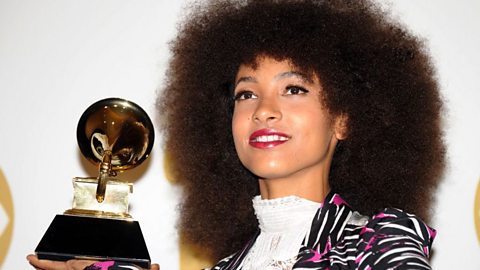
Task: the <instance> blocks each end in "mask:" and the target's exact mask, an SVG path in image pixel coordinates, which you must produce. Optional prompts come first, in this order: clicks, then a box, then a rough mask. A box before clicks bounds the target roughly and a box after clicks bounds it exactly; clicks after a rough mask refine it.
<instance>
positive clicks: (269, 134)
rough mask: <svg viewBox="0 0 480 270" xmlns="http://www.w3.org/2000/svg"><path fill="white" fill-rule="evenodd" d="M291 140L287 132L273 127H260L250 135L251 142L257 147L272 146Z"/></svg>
mask: <svg viewBox="0 0 480 270" xmlns="http://www.w3.org/2000/svg"><path fill="white" fill-rule="evenodd" d="M288 140H290V136H288V135H287V134H284V133H281V132H276V131H274V130H272V129H260V130H257V131H255V132H254V133H252V135H250V140H249V144H250V145H251V146H253V147H255V148H260V149H265V148H272V147H275V146H277V145H280V144H282V143H285V142H287V141H288Z"/></svg>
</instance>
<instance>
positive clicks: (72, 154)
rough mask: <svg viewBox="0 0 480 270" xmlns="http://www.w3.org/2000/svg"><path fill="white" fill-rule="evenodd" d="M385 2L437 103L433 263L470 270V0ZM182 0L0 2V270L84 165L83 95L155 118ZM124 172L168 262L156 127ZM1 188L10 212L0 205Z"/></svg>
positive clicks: (473, 12)
mask: <svg viewBox="0 0 480 270" xmlns="http://www.w3.org/2000/svg"><path fill="white" fill-rule="evenodd" d="M392 2H393V1H388V2H387V1H384V3H385V4H386V5H387V6H390V7H391V8H392V9H393V13H394V14H395V16H397V17H398V18H399V19H400V20H401V21H403V22H405V24H407V25H408V27H409V28H410V29H412V31H414V32H415V33H418V34H420V35H421V36H423V37H425V38H426V39H427V42H428V44H429V45H430V47H431V51H432V54H433V57H434V60H435V63H436V65H437V67H438V74H439V80H440V82H441V85H442V91H443V95H444V97H445V100H446V105H447V109H448V115H447V117H446V127H447V129H446V139H447V143H448V151H449V152H448V155H449V167H448V171H447V174H446V176H445V181H444V183H443V185H442V187H441V189H440V193H439V195H438V204H437V207H436V212H435V218H434V221H433V224H431V225H432V226H434V227H435V228H436V229H438V231H439V234H438V237H437V239H436V240H435V243H434V250H435V254H434V258H433V267H434V268H435V269H452V268H455V269H459V268H460V269H467V268H468V269H480V260H479V259H478V258H479V255H480V245H479V241H478V240H477V237H476V233H475V224H474V217H476V218H477V219H479V220H480V213H474V210H473V209H474V197H475V190H476V187H477V184H478V182H479V177H480V125H479V120H478V117H479V115H480V106H479V105H480V91H479V90H480V86H479V85H480V84H479V83H478V77H479V76H480V67H479V64H478V63H480V53H479V52H478V48H480V19H479V16H478V14H479V12H480V2H479V1H474V0H470V1H469V0H461V1H450V0H441V1H439V0H421V1H419V0H403V1H395V3H392ZM183 5H184V4H183V3H182V2H181V1H176V2H173V1H171V2H169V1H159V0H150V1H146V0H142V1H127V0H103V1H81V0H70V1H60V0H41V1H38V0H20V1H18V0H0V170H1V171H0V172H3V177H2V174H1V173H0V187H2V188H1V189H0V268H1V269H28V268H29V266H28V265H27V262H26V260H25V256H26V254H28V253H31V252H33V250H34V248H35V246H36V245H37V243H38V241H39V240H40V238H41V236H42V235H43V233H44V232H45V230H46V229H47V227H48V225H49V224H50V222H51V220H52V219H53V217H54V215H55V214H58V213H62V212H63V211H64V210H66V209H68V208H70V206H71V205H70V204H71V199H72V185H71V178H72V177H73V176H87V175H92V174H93V173H94V170H93V168H92V167H91V166H90V165H88V164H86V163H85V161H84V160H83V159H82V158H81V156H80V154H79V150H78V147H77V143H76V138H75V136H76V133H75V131H76V125H77V121H78V119H79V117H80V115H81V114H82V113H83V111H84V110H85V109H86V108H87V107H88V106H89V105H90V104H92V103H93V102H95V101H97V100H99V99H102V98H106V97H123V98H126V99H130V100H132V101H134V102H136V103H137V104H139V105H140V106H142V107H143V108H144V109H146V111H147V112H149V114H150V116H151V117H152V118H155V115H156V114H157V113H156V111H155V108H154V102H155V97H156V92H157V89H159V88H161V84H162V80H163V74H164V71H165V67H166V63H167V60H168V49H167V42H168V40H170V39H171V38H172V37H173V36H174V33H175V30H176V28H175V24H176V22H178V17H179V15H180V14H181V11H182V10H183V9H182V7H183ZM131 177H134V178H138V179H137V181H136V182H135V188H134V196H133V198H132V202H131V210H132V211H131V212H132V215H133V216H134V217H135V218H136V219H137V220H139V221H140V223H141V226H142V230H143V232H144V235H145V238H146V241H147V245H148V247H149V250H150V253H151V256H152V260H153V261H155V262H159V263H160V264H161V266H162V269H179V267H180V262H179V248H178V244H177V238H178V237H177V234H176V230H175V219H176V216H177V214H176V205H177V203H178V199H179V195H180V194H179V190H178V189H177V188H176V187H175V186H172V185H171V184H170V183H169V182H168V181H167V180H166V179H165V176H164V173H163V153H162V149H161V138H160V137H159V136H157V138H156V145H155V147H154V150H153V153H152V156H151V158H150V160H149V162H148V163H147V164H145V165H142V166H141V168H139V169H138V172H137V173H134V174H131ZM2 181H3V182H6V183H7V185H8V186H9V189H8V188H5V187H4V186H2ZM9 194H11V196H12V198H13V211H11V210H8V207H7V206H6V205H7V204H8V203H7V202H6V201H8V200H9V196H8V195H9ZM9 226H13V234H12V238H11V240H8V237H7V234H9V230H8V229H7V228H8V227H9ZM5 239H7V240H5ZM5 251H6V252H5ZM3 253H5V254H3ZM2 254H3V255H2Z"/></svg>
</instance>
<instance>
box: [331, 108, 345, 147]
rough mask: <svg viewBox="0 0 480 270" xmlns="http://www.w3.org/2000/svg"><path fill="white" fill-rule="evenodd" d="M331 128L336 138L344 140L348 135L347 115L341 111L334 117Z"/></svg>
mask: <svg viewBox="0 0 480 270" xmlns="http://www.w3.org/2000/svg"><path fill="white" fill-rule="evenodd" d="M333 128H334V132H335V137H336V138H337V140H339V141H341V140H345V139H346V138H347V135H348V115H347V114H345V113H342V114H340V115H338V116H337V117H335V120H334V126H333Z"/></svg>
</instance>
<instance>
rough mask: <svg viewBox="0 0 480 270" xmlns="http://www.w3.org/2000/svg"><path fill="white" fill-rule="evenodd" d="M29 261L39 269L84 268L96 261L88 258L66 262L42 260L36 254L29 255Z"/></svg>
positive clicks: (67, 269)
mask: <svg viewBox="0 0 480 270" xmlns="http://www.w3.org/2000/svg"><path fill="white" fill-rule="evenodd" d="M27 261H28V262H29V263H30V264H31V265H32V266H33V267H35V269H39V270H83V269H84V268H85V267H87V266H89V265H91V264H92V263H95V262H94V261H88V260H69V261H66V262H59V261H50V260H40V259H38V257H37V256H35V255H28V256H27Z"/></svg>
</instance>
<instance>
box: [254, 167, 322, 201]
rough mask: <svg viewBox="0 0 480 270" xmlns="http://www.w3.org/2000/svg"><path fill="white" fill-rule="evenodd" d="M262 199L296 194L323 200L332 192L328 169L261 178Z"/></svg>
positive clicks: (309, 198)
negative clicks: (276, 177) (325, 170)
mask: <svg viewBox="0 0 480 270" xmlns="http://www.w3.org/2000/svg"><path fill="white" fill-rule="evenodd" d="M259 186H260V195H261V197H262V199H276V198H281V197H286V196H291V195H295V196H298V197H300V198H304V199H307V200H310V201H314V202H323V199H324V198H325V196H327V194H328V192H330V185H329V183H328V171H327V172H326V173H325V172H324V171H320V172H315V171H313V172H300V173H298V174H296V175H294V176H291V177H286V178H279V179H259Z"/></svg>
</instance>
